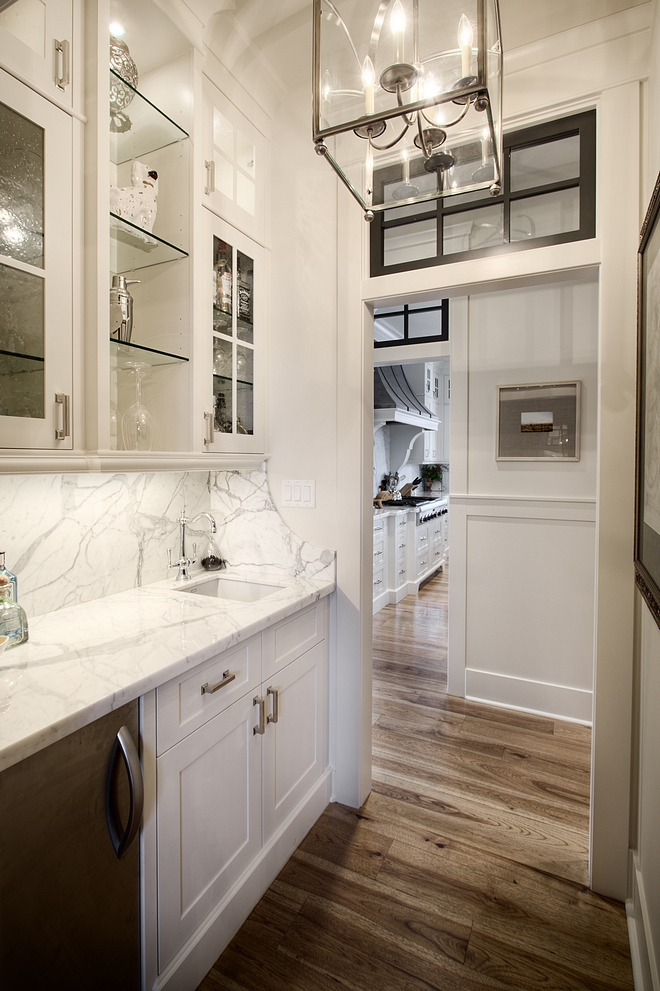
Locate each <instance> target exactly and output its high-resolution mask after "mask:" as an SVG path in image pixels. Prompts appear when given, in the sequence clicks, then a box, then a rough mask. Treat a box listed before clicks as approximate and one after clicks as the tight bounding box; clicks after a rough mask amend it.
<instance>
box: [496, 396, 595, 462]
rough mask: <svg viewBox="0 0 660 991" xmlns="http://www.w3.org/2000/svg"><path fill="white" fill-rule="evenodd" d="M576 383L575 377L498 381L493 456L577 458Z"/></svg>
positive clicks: (507, 458)
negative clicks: (561, 379)
mask: <svg viewBox="0 0 660 991" xmlns="http://www.w3.org/2000/svg"><path fill="white" fill-rule="evenodd" d="M580 386H581V383H580V382H579V381H576V380H572V381H570V382H534V383H530V384H525V385H519V384H515V385H499V386H498V387H497V432H496V437H497V450H496V452H495V460H496V461H544V462H546V463H552V462H556V461H562V462H565V461H579V460H580V391H581V390H580Z"/></svg>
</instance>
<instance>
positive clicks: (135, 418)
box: [121, 361, 154, 451]
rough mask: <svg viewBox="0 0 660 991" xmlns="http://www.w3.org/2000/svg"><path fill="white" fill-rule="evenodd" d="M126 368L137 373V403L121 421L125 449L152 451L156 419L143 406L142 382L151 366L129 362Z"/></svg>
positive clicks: (140, 362)
mask: <svg viewBox="0 0 660 991" xmlns="http://www.w3.org/2000/svg"><path fill="white" fill-rule="evenodd" d="M126 367H127V368H130V369H131V370H132V371H133V372H134V373H135V402H134V403H133V405H132V406H129V408H128V409H127V410H126V412H125V413H124V415H123V417H122V420H121V432H122V437H123V438H124V448H125V450H127V451H150V450H151V446H152V444H153V441H154V418H153V416H152V415H151V413H150V412H149V410H148V409H147V407H146V406H143V405H142V380H143V378H144V376H145V374H146V372H147V369H148V368H149V367H150V366H149V365H148V364H147V363H146V362H144V361H127V362H126Z"/></svg>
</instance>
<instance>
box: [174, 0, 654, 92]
mask: <svg viewBox="0 0 660 991" xmlns="http://www.w3.org/2000/svg"><path fill="white" fill-rule="evenodd" d="M187 2H188V3H189V4H190V6H196V5H199V6H202V5H203V6H204V8H205V13H206V14H207V16H208V15H210V14H211V13H212V11H216V13H215V14H213V16H211V17H210V19H209V21H208V23H207V29H206V35H207V44H208V45H209V47H210V48H211V49H212V50H213V51H215V53H216V54H217V55H218V57H219V58H220V59H221V60H222V61H224V62H225V64H226V65H227V66H228V67H229V68H230V69H231V71H232V72H233V73H234V75H235V76H236V77H237V78H238V79H241V78H243V79H245V78H249V76H250V73H253V72H254V71H256V69H257V67H258V69H259V72H260V73H264V72H265V73H266V74H268V75H270V76H271V78H272V80H273V81H275V83H276V85H277V88H278V89H280V91H281V92H280V98H281V96H282V95H283V94H284V92H285V91H286V90H288V89H291V88H294V87H295V86H297V85H299V84H301V83H305V82H307V81H308V80H309V78H310V75H311V14H312V0H187ZM348 2H349V3H350V4H351V5H353V4H356V3H360V2H365V3H368V4H370V5H373V2H374V0H348ZM647 2H649V0H500V16H501V20H502V42H503V47H504V52H505V55H506V53H507V52H510V51H512V50H513V49H516V48H521V47H523V46H525V45H528V44H531V43H533V42H537V41H541V40H542V39H544V38H548V37H550V36H552V35H555V34H558V33H560V32H562V31H566V30H569V29H570V28H575V27H579V26H580V25H583V24H588V23H589V22H590V21H593V20H596V19H599V18H602V17H607V16H608V15H611V14H616V13H618V12H620V11H622V10H626V9H628V8H630V7H636V6H639V5H641V4H644V3H647ZM204 19H205V20H206V18H204Z"/></svg>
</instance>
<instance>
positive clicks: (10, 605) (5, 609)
mask: <svg viewBox="0 0 660 991" xmlns="http://www.w3.org/2000/svg"><path fill="white" fill-rule="evenodd" d="M0 637H7V638H8V639H9V643H8V644H7V646H6V648H5V649H6V650H10V649H11V648H12V647H18V645H19V644H21V643H25V642H26V641H27V639H28V622H27V616H26V615H25V610H24V609H23V608H22V606H19V604H18V602H15V601H14V588H13V585H12V582H11V581H10V579H9V578H7V577H6V576H5V575H0Z"/></svg>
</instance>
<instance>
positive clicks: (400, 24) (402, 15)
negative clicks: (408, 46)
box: [390, 0, 406, 62]
mask: <svg viewBox="0 0 660 991" xmlns="http://www.w3.org/2000/svg"><path fill="white" fill-rule="evenodd" d="M390 27H391V29H392V34H393V35H394V44H395V46H396V60H397V62H403V38H404V35H405V33H406V12H405V10H404V9H403V4H402V3H401V0H394V6H393V7H392V15H391V17H390Z"/></svg>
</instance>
